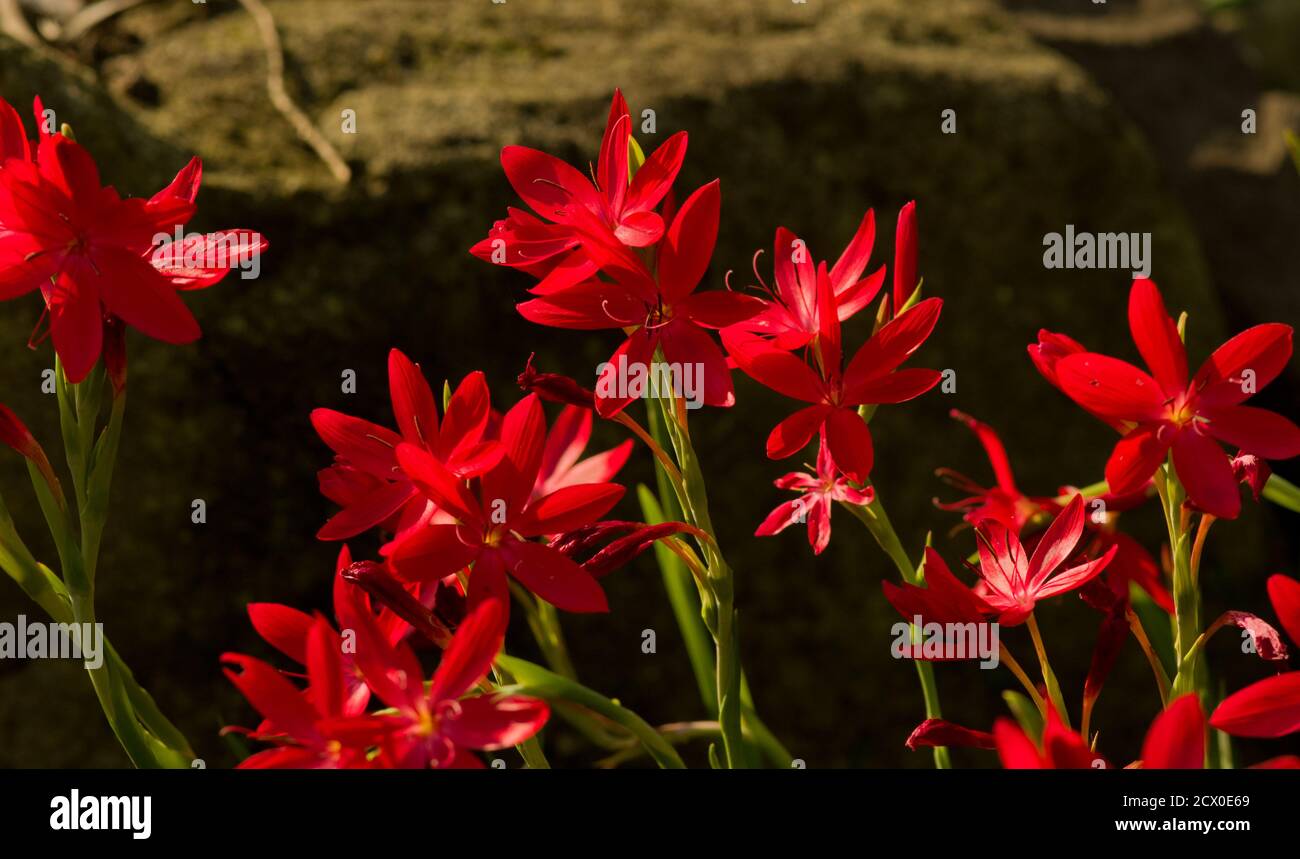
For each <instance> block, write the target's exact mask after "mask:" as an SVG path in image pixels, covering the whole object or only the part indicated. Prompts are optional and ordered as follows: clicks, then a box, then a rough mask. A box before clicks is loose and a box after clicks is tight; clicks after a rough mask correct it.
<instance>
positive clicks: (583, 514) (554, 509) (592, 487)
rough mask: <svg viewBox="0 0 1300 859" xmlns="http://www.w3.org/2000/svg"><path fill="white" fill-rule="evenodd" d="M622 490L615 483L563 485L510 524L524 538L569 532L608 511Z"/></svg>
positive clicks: (623, 490) (534, 502)
mask: <svg viewBox="0 0 1300 859" xmlns="http://www.w3.org/2000/svg"><path fill="white" fill-rule="evenodd" d="M625 491H626V490H625V489H624V488H623V487H622V486H619V485H618V484H617V483H587V484H582V485H580V486H565V487H563V488H561V489H557V490H555V491H554V492H552V493H551V494H550V495H547V496H545V497H544V498H540V499H538V500H536V501H533V502H532V503H530V504H529V505H528V506H527V507H525V508H524V511H523V513H522V514H521V515H520V516H519V518H518V519H517V520H515V521H513V522H512V523H511V525H512V526H513V529H514V530H515V531H518V532H519V533H520V534H522V535H523V536H525V537H536V536H539V535H542V534H559V533H562V532H564V531H572V530H574V529H576V528H581V527H583V526H584V525H590V524H591V523H592V522H594V521H595V520H597V519H599V518H600V517H601V516H603V515H605V514H606V513H608V512H609V511H610V510H611V509H612V508H613V506H614V505H615V504H617V503H618V502H619V500H620V499H621V498H622V497H623V494H624V492H625Z"/></svg>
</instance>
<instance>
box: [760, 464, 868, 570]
mask: <svg viewBox="0 0 1300 859" xmlns="http://www.w3.org/2000/svg"><path fill="white" fill-rule="evenodd" d="M776 487H777V489H793V490H796V491H799V492H801V493H802V494H801V495H800V496H799V497H798V498H795V499H794V500H792V501H786V502H784V503H783V504H781V505H780V506H778V507H777V508H776V509H775V510H773V511H772V512H771V513H770V514H768V517H767V518H766V519H764V520H763V524H761V525H759V526H758V530H756V531H755V532H754V536H755V537H771V536H773V535H774V534H780V533H781V532H782V531H784V530H785V529H786V528H788V527H790V526H791V525H793V524H795V523H796V522H807V523H808V543H809V545H811V546H812V547H813V554H815V555H820V554H821V553H822V551H823V550H824V549H825V548H826V547H827V546H828V545H829V544H830V542H831V509H832V508H833V507H834V506H835V502H836V501H842V502H844V503H845V504H860V505H862V506H866V505H868V504H870V503H871V502H872V500H874V499H875V497H876V493H875V491H874V490H873V489H872V488H871V487H867V488H866V489H854V488H853V486H852V485H851V484H850V483H849V481H848V480H847V479H846V478H844V477H842V476H840V475H839V469H837V468H836V467H835V463H834V462H832V461H831V455H830V450H829V449H828V448H827V447H826V442H825V440H823V441H822V443H821V445H820V446H819V447H818V449H817V473H816V474H806V473H804V472H802V471H792V472H790V473H789V474H786V475H784V476H782V477H779V478H777V480H776Z"/></svg>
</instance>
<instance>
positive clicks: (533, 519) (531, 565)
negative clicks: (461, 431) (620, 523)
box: [383, 394, 624, 612]
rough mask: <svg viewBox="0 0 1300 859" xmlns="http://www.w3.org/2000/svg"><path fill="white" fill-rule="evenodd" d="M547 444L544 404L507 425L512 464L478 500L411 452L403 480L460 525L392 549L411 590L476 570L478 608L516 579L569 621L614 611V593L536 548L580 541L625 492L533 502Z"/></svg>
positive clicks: (592, 487)
mask: <svg viewBox="0 0 1300 859" xmlns="http://www.w3.org/2000/svg"><path fill="white" fill-rule="evenodd" d="M545 439H546V418H545V415H544V414H543V413H542V405H541V402H540V400H538V398H537V395H536V394H530V395H528V396H527V397H525V398H524V399H523V400H521V401H520V402H519V403H518V404H517V405H515V407H514V408H512V409H511V410H510V411H509V412H507V413H506V415H505V417H504V419H503V420H502V422H501V445H502V447H503V448H504V456H503V457H502V459H501V461H500V462H499V463H498V464H497V465H496V466H495V467H493V468H492V469H491V470H489V471H488V472H486V473H485V474H483V475H482V477H480V478H479V480H478V487H477V492H474V491H471V489H470V488H469V487H468V486H467V485H466V483H465V481H464V480H463V479H462V478H460V477H458V476H457V475H455V474H453V473H452V472H451V471H450V470H449V469H448V468H447V467H446V466H445V465H443V464H442V463H441V462H439V461H438V460H437V458H435V457H434V456H433V455H431V454H430V453H429V452H428V451H426V450H424V449H423V448H421V447H418V446H416V445H413V444H409V443H403V444H401V445H399V446H398V448H397V460H398V462H399V463H400V464H401V467H402V470H403V471H404V472H405V473H406V474H407V476H408V477H409V478H410V479H411V480H412V482H414V484H415V485H416V486H417V487H418V488H419V490H420V491H421V492H422V493H423V494H424V495H425V496H426V497H427V498H428V499H429V500H431V501H433V502H434V503H435V504H436V505H437V506H438V507H439V508H440V509H441V510H442V511H443V512H445V513H446V514H448V515H449V516H450V517H451V518H452V519H453V520H454V522H453V523H442V522H436V521H430V522H427V523H425V524H422V525H419V526H417V527H414V528H411V529H408V530H407V531H405V532H403V533H402V534H399V535H398V536H397V538H396V539H395V540H394V541H393V542H391V543H389V544H388V545H387V546H385V547H384V548H383V552H384V554H385V556H387V557H388V558H389V559H390V560H391V562H392V564H393V568H394V570H395V572H396V573H397V574H398V575H399V576H400V577H402V578H404V579H406V580H408V581H432V580H435V579H442V578H445V577H446V576H449V575H451V574H453V573H456V572H457V571H459V570H463V569H465V568H466V567H468V566H470V565H471V564H473V565H474V569H473V572H472V573H471V574H470V577H469V604H470V606H471V608H472V607H474V606H476V605H478V604H479V603H480V602H482V601H483V600H484V599H485V598H487V597H489V596H499V597H502V598H504V599H508V594H507V592H506V590H507V578H506V575H507V572H508V573H509V574H510V575H512V576H513V577H514V578H515V579H517V580H518V581H519V582H520V583H522V584H523V585H524V586H525V587H527V588H528V589H529V590H531V591H532V592H533V593H535V594H537V595H538V596H539V597H541V598H542V599H544V600H546V601H547V602H549V603H551V604H553V605H555V606H557V607H559V608H562V609H565V610H567V611H584V612H589V611H607V610H608V604H607V603H606V600H605V592H604V590H602V589H601V587H600V585H599V584H598V583H597V582H596V580H595V579H594V578H592V576H591V575H590V574H589V573H587V572H585V571H584V570H583V569H582V568H581V567H580V566H578V564H576V563H575V562H574V561H572V560H570V559H569V558H567V557H565V556H564V555H563V554H561V553H560V552H558V551H556V550H555V548H553V547H551V546H548V545H545V544H542V543H534V542H530V541H529V539H528V538H531V537H540V536H543V535H548V534H558V533H561V532H564V531H571V530H574V529H576V528H580V527H582V526H584V525H589V524H591V523H593V522H595V521H596V520H598V519H599V518H600V517H601V516H603V515H604V514H605V513H607V512H609V510H610V508H612V507H613V506H614V505H615V504H616V503H618V500H619V499H620V498H622V497H623V493H624V489H623V487H622V486H619V485H618V484H616V483H583V484H570V485H568V486H564V487H562V488H560V489H557V490H555V491H554V492H551V493H549V494H547V495H543V496H541V497H540V498H535V497H533V488H534V487H535V486H536V485H537V476H538V473H539V471H540V469H541V464H542V457H543V452H544V444H545Z"/></svg>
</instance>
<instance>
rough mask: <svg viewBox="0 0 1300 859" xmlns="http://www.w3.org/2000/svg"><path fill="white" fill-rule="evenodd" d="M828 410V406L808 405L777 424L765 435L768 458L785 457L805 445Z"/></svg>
mask: <svg viewBox="0 0 1300 859" xmlns="http://www.w3.org/2000/svg"><path fill="white" fill-rule="evenodd" d="M830 411H831V409H830V407H829V406H809V407H808V408H806V409H800V410H799V411H797V412H795V413H794V414H792V415H790V417H788V418H786V419H785V420H783V421H781V422H780V423H779V424H777V425H776V426H775V427H774V428H773V429H772V432H771V433H770V434H769V435H768V437H767V456H768V458H769V459H785V458H786V457H787V456H793V455H794V454H796V453H798V452H799V451H800V450H802V449H803V448H804V447H806V446H807V444H808V442H810V441H812V437H813V433H815V432H817V430H818V429H819V428H820V427H821V425H822V422H823V421H824V420H825V419H826V415H827V414H828V413H829V412H830Z"/></svg>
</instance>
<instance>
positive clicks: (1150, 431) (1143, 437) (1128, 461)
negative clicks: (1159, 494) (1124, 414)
mask: <svg viewBox="0 0 1300 859" xmlns="http://www.w3.org/2000/svg"><path fill="white" fill-rule="evenodd" d="M1162 428H1163V427H1162V426H1154V427H1152V426H1146V427H1138V428H1137V429H1135V430H1133V431H1132V432H1130V433H1129V434H1128V435H1126V436H1124V438H1122V439H1120V441H1119V443H1118V444H1116V445H1115V450H1114V451H1112V452H1111V455H1110V459H1109V460H1108V461H1107V462H1106V483H1107V485H1108V486H1109V487H1110V491H1111V492H1112V493H1115V494H1124V493H1128V492H1135V491H1137V490H1139V489H1141V488H1142V487H1144V486H1146V484H1147V481H1148V480H1150V479H1151V475H1153V474H1155V473H1156V469H1157V468H1159V467H1160V464H1161V463H1162V462H1164V460H1165V455H1166V454H1167V453H1168V452H1169V444H1168V443H1166V442H1164V441H1161V440H1160V435H1161V433H1160V431H1161V429H1162Z"/></svg>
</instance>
